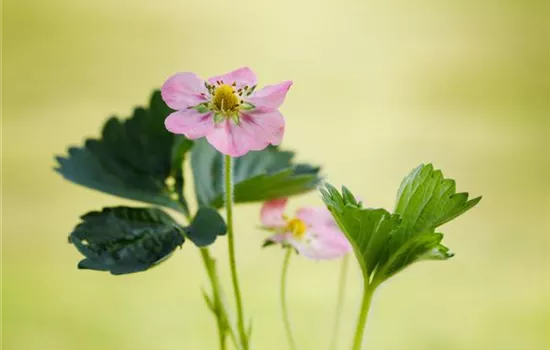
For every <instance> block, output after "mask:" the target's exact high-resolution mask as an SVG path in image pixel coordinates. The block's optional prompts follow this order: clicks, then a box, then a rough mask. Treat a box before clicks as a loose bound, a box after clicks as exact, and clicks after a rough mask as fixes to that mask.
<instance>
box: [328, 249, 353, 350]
mask: <svg viewBox="0 0 550 350" xmlns="http://www.w3.org/2000/svg"><path fill="white" fill-rule="evenodd" d="M348 265H349V254H346V255H344V257H343V258H342V263H341V265H340V266H341V267H340V278H339V281H338V296H337V301H336V311H335V313H334V326H333V328H332V338H331V341H330V350H336V349H337V348H338V338H339V336H340V325H341V323H342V311H343V307H344V297H345V294H346V280H347V273H348Z"/></svg>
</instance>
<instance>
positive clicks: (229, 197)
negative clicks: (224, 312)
mask: <svg viewBox="0 0 550 350" xmlns="http://www.w3.org/2000/svg"><path fill="white" fill-rule="evenodd" d="M232 170H233V165H232V159H231V156H228V155H226V156H225V209H226V212H227V215H226V216H227V217H226V221H227V243H228V246H229V267H230V269H231V281H232V282H233V292H234V294H235V303H236V306H237V328H238V330H239V337H240V340H241V345H242V347H243V349H244V350H247V349H248V336H247V333H246V329H245V321H244V311H243V302H242V297H241V288H240V287H239V279H238V274H237V261H236V258H235V237H234V233H233V178H232V176H233V175H232Z"/></svg>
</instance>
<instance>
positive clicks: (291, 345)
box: [280, 247, 296, 350]
mask: <svg viewBox="0 0 550 350" xmlns="http://www.w3.org/2000/svg"><path fill="white" fill-rule="evenodd" d="M292 250H293V248H292V247H288V248H286V254H285V258H284V260H283V269H282V271H281V291H280V292H281V312H282V314H283V324H284V327H285V336H286V340H287V343H288V348H289V349H290V350H296V342H295V341H294V336H293V335H292V326H291V324H290V317H289V314H288V305H287V303H286V285H287V275H288V265H289V262H290V257H291V256H292Z"/></svg>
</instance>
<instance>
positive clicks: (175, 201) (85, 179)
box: [56, 91, 192, 213]
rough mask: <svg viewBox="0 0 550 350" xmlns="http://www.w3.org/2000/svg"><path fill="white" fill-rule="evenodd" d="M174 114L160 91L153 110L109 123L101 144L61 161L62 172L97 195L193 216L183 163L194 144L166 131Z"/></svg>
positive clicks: (96, 142)
mask: <svg viewBox="0 0 550 350" xmlns="http://www.w3.org/2000/svg"><path fill="white" fill-rule="evenodd" d="M171 112H172V110H171V109H170V108H169V107H168V106H166V104H165V103H164V101H163V100H162V98H161V96H160V92H158V91H156V92H155V93H154V94H153V96H152V97H151V102H150V106H149V107H148V108H141V107H140V108H136V109H135V110H134V113H133V115H132V116H131V117H130V118H129V119H126V120H123V121H121V120H119V119H117V118H115V117H113V118H111V119H109V120H108V121H107V122H106V123H105V125H104V127H103V131H102V136H101V139H88V140H86V142H85V145H84V146H83V147H73V148H70V149H69V150H68V156H66V157H61V156H60V157H57V162H58V167H57V168H56V171H58V172H59V173H60V174H61V175H62V176H63V177H64V178H66V179H67V180H69V181H72V182H74V183H77V184H79V185H82V186H86V187H88V188H91V189H95V190H99V191H102V192H106V193H109V194H113V195H116V196H120V197H123V198H128V199H133V200H137V201H142V202H147V203H152V204H158V205H162V206H165V207H169V208H173V209H176V210H179V211H183V212H184V213H187V212H188V210H187V203H186V201H185V199H184V198H183V197H182V195H181V192H182V189H183V182H184V179H183V173H182V162H183V157H184V155H185V153H186V152H187V151H188V150H189V149H190V147H191V145H192V143H191V141H189V140H187V139H185V138H184V137H183V136H176V135H173V134H171V133H169V132H168V131H166V129H165V127H164V119H165V118H166V116H167V115H168V114H170V113H171Z"/></svg>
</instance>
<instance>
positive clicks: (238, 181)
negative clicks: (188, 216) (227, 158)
mask: <svg viewBox="0 0 550 350" xmlns="http://www.w3.org/2000/svg"><path fill="white" fill-rule="evenodd" d="M293 157H294V153H293V152H288V151H281V150H279V149H277V148H275V147H269V148H266V149H264V150H263V151H253V152H249V153H247V154H246V155H244V156H242V157H239V158H234V159H233V162H234V166H233V183H234V186H235V187H234V196H235V202H236V203H244V202H259V201H265V200H270V199H274V198H279V197H288V196H292V195H297V194H301V193H304V192H308V191H311V190H312V189H314V188H315V187H316V186H317V184H318V183H319V181H320V178H319V167H314V166H311V165H308V164H294V163H293V162H292V158H293ZM223 161H224V160H223V155H222V154H221V153H219V152H217V151H216V150H215V149H214V148H213V147H212V146H210V144H209V143H208V142H207V141H206V140H204V139H202V140H199V141H197V142H195V145H194V147H193V150H192V151H191V167H192V169H193V176H194V181H195V192H196V194H197V201H198V203H199V205H201V206H212V207H215V208H221V207H223V205H224V200H223V196H224V175H223V169H224V164H223Z"/></svg>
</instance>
